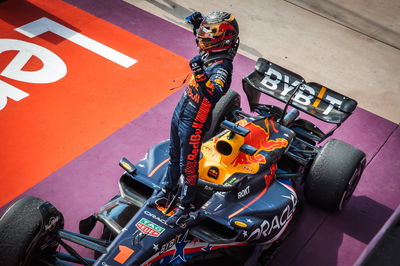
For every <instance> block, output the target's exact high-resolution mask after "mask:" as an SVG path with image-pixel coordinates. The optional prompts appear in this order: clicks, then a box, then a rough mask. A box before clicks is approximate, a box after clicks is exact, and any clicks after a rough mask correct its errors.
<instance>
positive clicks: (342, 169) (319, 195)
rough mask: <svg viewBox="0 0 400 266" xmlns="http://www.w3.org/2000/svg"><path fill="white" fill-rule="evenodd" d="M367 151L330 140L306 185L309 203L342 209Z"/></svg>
mask: <svg viewBox="0 0 400 266" xmlns="http://www.w3.org/2000/svg"><path fill="white" fill-rule="evenodd" d="M365 163H366V157H365V153H364V152H362V151H360V150H359V149H357V148H355V147H353V146H351V145H350V144H347V143H345V142H343V141H340V140H337V139H331V140H329V141H328V142H327V143H326V144H325V145H324V146H323V147H322V149H321V150H320V151H319V152H318V155H317V156H316V157H315V159H314V162H313V164H312V165H311V168H310V170H309V172H308V175H307V177H306V180H305V185H304V194H305V196H306V198H307V200H308V201H309V202H311V203H312V204H314V205H316V206H318V207H321V208H323V209H325V210H329V211H340V210H342V209H343V207H344V206H345V205H346V203H347V202H348V201H349V199H350V197H351V196H352V194H353V192H354V190H355V188H356V186H357V184H358V181H359V180H360V178H361V175H362V172H363V170H364V168H365Z"/></svg>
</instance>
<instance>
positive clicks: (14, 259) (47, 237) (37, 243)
mask: <svg viewBox="0 0 400 266" xmlns="http://www.w3.org/2000/svg"><path fill="white" fill-rule="evenodd" d="M63 227H64V218H63V216H62V214H61V213H60V212H58V211H57V210H56V208H54V206H52V205H51V204H50V203H49V202H45V201H43V200H41V199H38V198H34V197H26V198H22V199H20V200H18V201H17V202H16V203H14V204H13V205H12V206H11V207H9V208H8V209H7V211H6V212H5V213H4V215H3V216H2V217H1V218H0V265H7V266H14V265H41V264H40V262H39V259H44V260H45V259H46V257H48V258H50V257H51V256H52V255H53V254H54V253H55V252H56V249H57V246H58V244H57V242H56V241H55V240H54V238H52V237H51V235H52V234H54V233H55V232H57V231H58V230H59V229H62V228H63ZM39 247H40V248H39Z"/></svg>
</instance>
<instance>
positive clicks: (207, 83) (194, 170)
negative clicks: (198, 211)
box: [162, 58, 233, 205]
mask: <svg viewBox="0 0 400 266" xmlns="http://www.w3.org/2000/svg"><path fill="white" fill-rule="evenodd" d="M232 69H233V67H232V61H231V60H229V59H225V58H224V59H220V60H218V59H216V60H213V61H211V62H210V63H206V64H205V65H204V68H201V70H200V71H194V73H193V76H192V78H191V81H190V83H189V85H188V86H187V88H186V90H185V92H184V94H183V95H182V97H181V99H180V101H179V103H178V105H177V106H176V108H175V111H174V113H173V116H172V122H171V132H170V141H171V142H170V150H169V155H170V162H169V164H168V170H167V173H166V176H165V178H164V180H163V184H162V186H163V187H165V188H166V189H168V190H172V189H173V188H175V187H176V185H177V183H178V180H179V177H180V174H183V176H184V178H185V186H184V189H183V192H182V195H181V203H182V204H183V205H189V204H190V203H192V202H193V201H194V197H195V194H196V186H197V180H198V177H199V172H198V170H199V158H200V148H201V143H202V141H203V136H204V134H205V132H206V131H207V130H208V129H209V127H210V124H211V120H212V111H213V109H214V107H215V105H216V103H217V102H218V101H219V100H220V99H221V97H222V96H223V95H224V94H225V93H226V92H227V91H228V89H229V87H230V84H231V78H232Z"/></svg>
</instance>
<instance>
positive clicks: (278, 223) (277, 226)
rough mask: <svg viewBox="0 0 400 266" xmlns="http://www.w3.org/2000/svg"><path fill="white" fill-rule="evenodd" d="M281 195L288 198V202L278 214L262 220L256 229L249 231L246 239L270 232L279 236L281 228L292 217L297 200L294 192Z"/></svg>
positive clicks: (282, 228) (262, 235) (258, 237)
mask: <svg viewBox="0 0 400 266" xmlns="http://www.w3.org/2000/svg"><path fill="white" fill-rule="evenodd" d="M283 197H285V198H288V199H290V203H289V204H288V205H287V206H286V207H285V208H284V209H283V210H282V213H281V214H279V215H275V216H274V218H272V219H271V220H269V221H268V220H264V221H263V222H262V223H261V225H260V226H259V227H258V228H257V229H255V230H254V231H253V232H251V234H250V235H249V237H248V238H247V239H246V241H250V240H257V239H260V238H263V237H268V236H270V235H271V234H272V235H275V236H279V235H280V234H281V233H282V232H283V230H284V229H285V228H286V226H287V225H288V224H289V222H290V220H291V219H292V217H293V214H294V212H295V210H296V205H297V202H298V200H297V196H296V195H295V194H291V195H290V196H283Z"/></svg>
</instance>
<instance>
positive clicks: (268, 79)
mask: <svg viewBox="0 0 400 266" xmlns="http://www.w3.org/2000/svg"><path fill="white" fill-rule="evenodd" d="M282 81H283V90H282V91H281V92H280V94H281V95H282V96H286V95H287V94H288V93H289V92H290V91H292V90H294V89H295V88H296V86H298V85H299V84H300V82H301V81H299V80H295V81H293V82H291V81H290V80H289V77H288V76H286V75H285V74H282V73H280V72H279V71H277V70H276V69H273V68H271V67H270V68H269V69H268V71H267V72H265V77H264V78H263V80H262V81H261V82H260V83H261V84H262V85H263V86H264V87H265V88H267V89H269V90H272V91H275V90H276V89H278V84H280V83H281V82H282ZM301 88H302V90H300V91H298V92H297V93H296V95H295V96H294V98H293V101H295V102H297V103H299V104H301V105H305V106H309V105H313V106H314V107H318V105H319V103H320V100H319V98H322V97H323V96H324V94H325V91H326V88H324V87H323V88H322V89H321V91H320V92H319V93H318V96H317V93H316V91H315V89H314V88H312V87H310V86H308V85H306V84H303V85H301ZM318 97H319V98H318ZM314 99H315V100H314ZM324 101H327V102H328V103H329V105H328V106H327V107H326V109H325V110H324V112H323V114H324V115H328V114H329V113H330V112H331V111H332V109H333V107H334V106H335V105H336V106H340V105H341V104H342V101H341V100H339V99H336V98H334V97H332V96H331V95H326V97H325V99H324Z"/></svg>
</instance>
